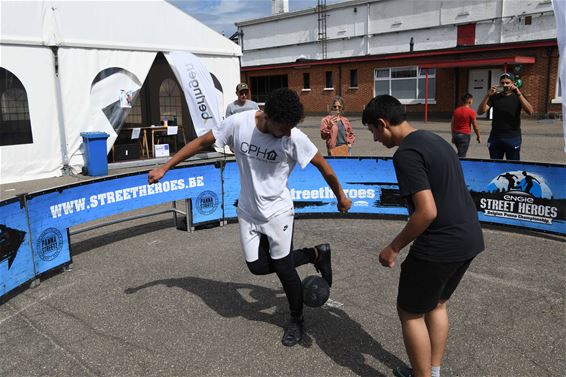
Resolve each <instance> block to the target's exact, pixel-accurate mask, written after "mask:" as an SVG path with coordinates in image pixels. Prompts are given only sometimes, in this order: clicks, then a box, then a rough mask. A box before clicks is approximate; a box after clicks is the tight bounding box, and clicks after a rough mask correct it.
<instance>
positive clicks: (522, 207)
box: [462, 160, 566, 234]
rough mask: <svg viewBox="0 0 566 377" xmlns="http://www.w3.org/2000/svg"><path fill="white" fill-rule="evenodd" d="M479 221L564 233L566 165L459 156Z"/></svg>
mask: <svg viewBox="0 0 566 377" xmlns="http://www.w3.org/2000/svg"><path fill="white" fill-rule="evenodd" d="M462 168H463V170H464V176H465V178H466V183H467V185H468V188H469V190H470V193H471V194H472V197H473V198H474V202H475V203H476V207H477V209H478V215H479V218H480V220H481V221H482V222H488V223H495V224H505V225H511V226H517V227H522V228H529V229H536V230H541V231H545V232H552V233H558V234H566V185H565V182H566V166H564V165H554V164H537V163H527V162H502V161H489V160H486V161H477V160H463V161H462Z"/></svg>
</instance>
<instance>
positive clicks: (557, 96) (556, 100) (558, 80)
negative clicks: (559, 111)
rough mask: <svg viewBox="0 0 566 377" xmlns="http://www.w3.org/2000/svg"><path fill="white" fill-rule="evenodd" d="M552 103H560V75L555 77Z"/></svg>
mask: <svg viewBox="0 0 566 377" xmlns="http://www.w3.org/2000/svg"><path fill="white" fill-rule="evenodd" d="M552 103H562V81H561V80H560V77H558V78H557V79H556V93H555V95H554V98H553V99H552Z"/></svg>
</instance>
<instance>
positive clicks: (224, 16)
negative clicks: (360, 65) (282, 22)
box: [168, 0, 342, 37]
mask: <svg viewBox="0 0 566 377" xmlns="http://www.w3.org/2000/svg"><path fill="white" fill-rule="evenodd" d="M168 1H169V2H170V3H171V4H173V5H175V6H176V7H177V8H179V9H181V10H183V11H185V12H186V13H188V14H189V15H191V16H192V17H193V18H196V19H197V20H199V21H200V22H202V23H203V24H205V25H207V26H208V27H210V28H211V29H213V30H215V31H217V32H218V33H220V34H224V35H225V36H226V37H230V36H231V35H232V34H234V33H235V32H236V26H235V25H234V23H235V22H241V21H246V20H251V19H255V18H260V17H267V16H271V0H168ZM340 1H342V0H327V1H326V4H327V5H330V4H333V3H338V2H340ZM316 5H317V0H289V11H290V12H292V11H297V10H301V9H307V8H314V7H316Z"/></svg>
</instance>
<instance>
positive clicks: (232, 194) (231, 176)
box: [222, 161, 240, 219]
mask: <svg viewBox="0 0 566 377" xmlns="http://www.w3.org/2000/svg"><path fill="white" fill-rule="evenodd" d="M222 181H223V184H224V190H225V191H224V218H225V219H234V218H236V217H238V213H237V212H236V209H237V208H238V198H239V197H240V174H239V172H238V164H237V163H236V161H231V162H227V163H226V164H225V165H224V169H223V171H222Z"/></svg>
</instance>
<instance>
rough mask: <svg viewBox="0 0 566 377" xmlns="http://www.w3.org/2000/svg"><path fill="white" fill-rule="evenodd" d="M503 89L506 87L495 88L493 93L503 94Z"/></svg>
mask: <svg viewBox="0 0 566 377" xmlns="http://www.w3.org/2000/svg"><path fill="white" fill-rule="evenodd" d="M505 88H506V87H505V86H503V85H498V86H497V87H496V88H495V93H503V92H505V91H506V90H505Z"/></svg>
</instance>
